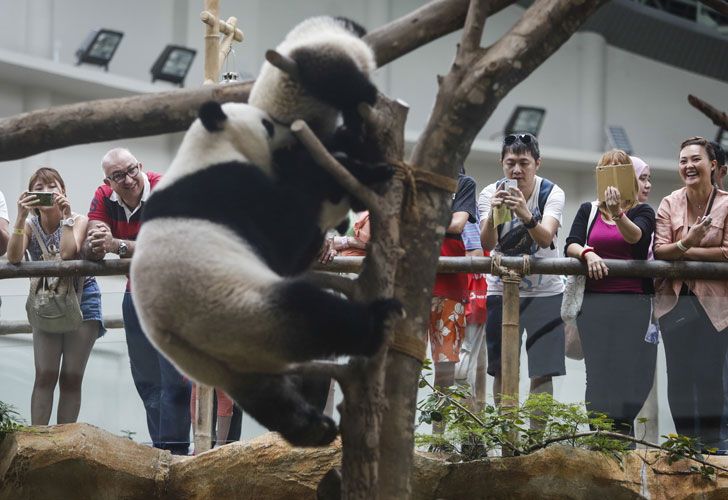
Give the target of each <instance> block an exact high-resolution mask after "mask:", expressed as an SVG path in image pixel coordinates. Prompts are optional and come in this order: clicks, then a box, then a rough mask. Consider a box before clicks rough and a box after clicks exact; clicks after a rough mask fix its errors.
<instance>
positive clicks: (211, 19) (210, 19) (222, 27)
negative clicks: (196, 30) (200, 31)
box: [200, 11, 244, 42]
mask: <svg viewBox="0 0 728 500" xmlns="http://www.w3.org/2000/svg"><path fill="white" fill-rule="evenodd" d="M231 19H235V18H231ZM200 21H202V22H203V23H205V24H207V25H208V26H211V27H214V26H215V21H217V29H218V31H220V33H222V34H223V35H230V34H233V33H234V34H235V36H234V37H233V38H234V40H235V41H236V42H242V41H243V38H244V35H243V32H242V31H240V30H239V29H238V28H237V27H236V26H235V25H234V24H232V23H231V22H230V19H228V20H227V21H223V20H222V19H218V18H217V16H216V15H215V16H213V15H212V14H211V13H210V12H208V11H203V12H201V13H200ZM235 21H236V22H237V19H235Z"/></svg>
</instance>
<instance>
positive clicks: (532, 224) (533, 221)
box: [523, 215, 538, 229]
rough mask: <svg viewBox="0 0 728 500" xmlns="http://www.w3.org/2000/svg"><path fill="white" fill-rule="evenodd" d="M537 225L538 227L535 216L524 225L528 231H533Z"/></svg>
mask: <svg viewBox="0 0 728 500" xmlns="http://www.w3.org/2000/svg"><path fill="white" fill-rule="evenodd" d="M537 225H538V221H537V220H536V217H534V216H533V215H531V220H530V221H528V222H524V223H523V227H525V228H526V229H533V228H534V227H536V226H537Z"/></svg>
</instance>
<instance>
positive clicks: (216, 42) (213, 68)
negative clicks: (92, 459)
mask: <svg viewBox="0 0 728 500" xmlns="http://www.w3.org/2000/svg"><path fill="white" fill-rule="evenodd" d="M205 14H208V15H209V16H208V15H205ZM200 17H201V18H202V21H203V22H204V23H205V77H204V78H205V79H204V82H203V85H215V84H216V83H217V82H218V81H219V79H220V61H221V60H222V59H221V57H220V56H221V54H220V31H221V30H220V27H221V25H223V24H228V23H225V22H224V21H222V19H220V2H219V0H205V12H203V13H202V15H201V16H200ZM206 19H207V20H206ZM230 19H233V20H235V23H237V19H235V18H234V17H233V18H230ZM223 29H226V30H228V31H229V32H230V35H228V36H229V38H230V40H231V41H230V43H232V38H234V37H235V36H236V35H237V33H236V29H235V24H234V23H233V24H232V25H230V26H226V27H225V28H223ZM241 39H242V33H241ZM228 50H230V49H229V46H228ZM213 399H214V389H213V388H212V387H209V386H207V385H204V384H198V385H197V399H196V400H195V419H194V421H193V422H192V432H193V435H194V442H195V454H197V455H199V454H200V453H202V452H205V451H207V450H209V449H210V448H211V447H212V407H213Z"/></svg>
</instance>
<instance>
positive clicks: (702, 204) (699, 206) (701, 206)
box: [685, 193, 710, 210]
mask: <svg viewBox="0 0 728 500" xmlns="http://www.w3.org/2000/svg"><path fill="white" fill-rule="evenodd" d="M685 197H686V198H687V199H688V203H690V204H691V205H692V206H694V207H695V208H697V209H698V210H702V209H703V208H705V202H703V203H696V202H694V201H692V200H691V199H690V197H689V196H688V195H687V193H686V194H685ZM708 197H710V194H708ZM706 199H707V198H706Z"/></svg>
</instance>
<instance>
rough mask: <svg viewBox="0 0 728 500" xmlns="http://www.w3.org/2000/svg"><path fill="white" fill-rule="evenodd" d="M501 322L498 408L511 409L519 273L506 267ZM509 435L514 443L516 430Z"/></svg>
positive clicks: (514, 388) (516, 357) (514, 386)
mask: <svg viewBox="0 0 728 500" xmlns="http://www.w3.org/2000/svg"><path fill="white" fill-rule="evenodd" d="M502 280H503V322H502V340H501V412H503V414H507V413H512V412H513V410H514V409H515V408H517V407H518V386H519V380H518V378H519V370H520V366H519V365H520V354H521V353H520V351H521V345H520V325H519V312H520V298H519V293H518V284H519V283H520V282H521V277H520V276H519V275H518V274H517V273H515V272H513V271H508V272H506V273H504V274H503V276H502ZM509 439H510V441H511V442H512V443H515V442H516V440H517V439H518V433H517V432H516V431H515V429H513V430H511V432H510V436H509ZM502 452H503V456H512V454H513V453H512V450H509V449H503V450H502Z"/></svg>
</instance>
